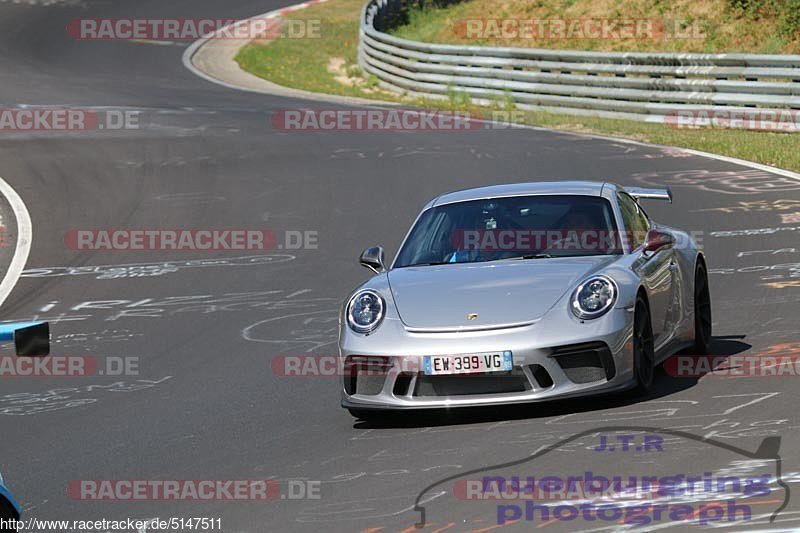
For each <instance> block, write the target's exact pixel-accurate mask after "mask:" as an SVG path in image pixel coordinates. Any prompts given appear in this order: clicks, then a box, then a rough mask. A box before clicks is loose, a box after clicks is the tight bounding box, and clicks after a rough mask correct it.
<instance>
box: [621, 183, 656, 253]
mask: <svg viewBox="0 0 800 533" xmlns="http://www.w3.org/2000/svg"><path fill="white" fill-rule="evenodd" d="M617 198H618V199H619V208H620V211H622V222H623V223H624V224H625V231H626V232H627V233H626V236H627V237H628V238H629V239H630V242H631V248H632V249H636V248H638V247H639V246H641V245H642V244H643V243H644V240H645V238H646V237H647V230H649V229H650V221H649V220H647V215H645V213H644V211H643V210H642V208H640V207H639V204H637V203H636V200H634V199H633V198H631V197H630V196H629V195H627V194H625V193H619V194H618V195H617Z"/></svg>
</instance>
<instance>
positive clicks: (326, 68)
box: [236, 0, 800, 171]
mask: <svg viewBox="0 0 800 533" xmlns="http://www.w3.org/2000/svg"><path fill="white" fill-rule="evenodd" d="M363 2H364V0H329V1H328V2H326V3H324V4H318V5H315V6H312V7H310V8H308V9H305V10H302V11H298V12H295V13H293V14H292V18H293V19H311V20H319V21H320V28H321V31H320V37H319V38H313V39H278V40H275V41H272V42H270V43H252V44H250V45H248V46H245V47H244V48H242V50H240V52H239V54H238V55H237V57H236V60H237V62H238V63H239V65H240V66H241V67H242V68H243V69H244V70H246V71H248V72H251V73H253V74H255V75H256V76H260V77H262V78H265V79H267V80H270V81H272V82H274V83H278V84H280V85H284V86H287V87H293V88H296V89H303V90H307V91H314V92H321V93H329V94H336V95H343V96H357V97H362V98H372V99H380V100H392V101H397V102H404V103H407V104H410V105H415V106H420V107H425V108H436V109H448V110H456V111H472V112H477V113H481V112H482V111H485V109H486V108H479V107H477V106H474V105H473V104H471V103H470V101H469V98H467V97H465V95H463V94H458V93H453V94H452V95H450V99H449V100H446V101H440V100H430V101H428V100H422V99H409V98H404V97H402V96H400V95H397V94H395V93H391V92H387V91H383V90H380V89H379V88H377V87H376V82H377V80H375V79H369V78H367V79H365V78H363V77H362V76H361V72H360V70H359V69H358V66H357V61H356V53H357V52H356V47H357V44H358V17H359V13H360V11H361V7H362V5H363ZM509 107H511V105H510V104H506V103H504V102H502V101H499V102H498V103H497V106H496V108H506V109H507V108H509ZM514 116H515V117H517V116H520V117H521V122H524V123H526V124H531V125H535V126H543V127H547V128H552V129H557V130H567V131H576V132H581V133H597V134H602V135H611V136H617V137H625V138H629V139H635V140H639V141H644V142H650V143H655V144H664V145H670V146H680V147H683V148H691V149H695V150H702V151H705V152H713V153H716V154H721V155H726V156H730V157H738V158H741V159H746V160H749V161H755V162H757V163H763V164H767V165H773V166H777V167H780V168H786V169H791V170H796V171H800V134H791V133H790V134H783V133H770V132H754V131H743V130H728V129H699V130H688V129H674V128H669V127H665V126H662V125H658V124H646V123H641V122H635V121H629V120H614V119H602V118H593V117H577V116H569V115H561V114H553V113H544V112H524V113H521V112H515V115H514Z"/></svg>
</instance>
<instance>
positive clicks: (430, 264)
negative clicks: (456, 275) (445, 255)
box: [405, 261, 458, 267]
mask: <svg viewBox="0 0 800 533" xmlns="http://www.w3.org/2000/svg"><path fill="white" fill-rule="evenodd" d="M456 264H458V263H451V262H450V261H431V262H430V263H414V264H411V265H405V266H407V267H418V266H437V265H456Z"/></svg>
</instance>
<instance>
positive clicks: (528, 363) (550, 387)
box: [340, 308, 634, 409]
mask: <svg viewBox="0 0 800 533" xmlns="http://www.w3.org/2000/svg"><path fill="white" fill-rule="evenodd" d="M393 322H394V323H392V324H388V325H387V324H383V325H382V326H381V327H382V328H384V327H385V328H387V330H389V331H393V342H392V343H391V344H392V345H393V347H394V348H393V349H392V350H386V349H376V347H378V346H381V347H382V346H383V343H382V342H380V340H379V339H377V338H372V337H369V336H367V337H364V336H356V335H347V334H343V335H342V337H341V341H340V356H341V357H342V363H343V365H344V367H345V368H346V369H348V368H352V367H351V366H350V365H348V364H347V363H348V362H350V361H353V360H354V359H353V357H355V358H356V360H360V361H364V360H365V359H364V358H365V357H366V360H367V361H370V360H371V361H373V362H376V361H377V362H378V363H379V365H378V366H380V367H381V368H380V369H378V368H377V367H370V366H369V365H367V364H363V363H362V364H360V365H358V367H359V370H357V371H356V372H355V374H356V375H355V377H354V375H350V374H349V373H348V372H346V373H345V374H346V375H345V377H344V382H343V389H342V406H343V407H346V408H354V409H436V408H450V407H467V406H491V405H506V404H518V403H528V402H537V401H545V400H552V399H561V398H571V397H577V396H588V395H592V394H600V393H607V392H613V391H617V390H623V389H625V388H628V387H629V386H631V385H632V384H633V382H634V378H633V362H632V361H633V351H632V340H631V329H632V325H633V324H632V323H633V313H632V312H631V311H630V310H626V309H621V308H620V309H613V310H612V311H611V312H609V313H608V314H607V315H605V316H603V317H601V318H599V319H596V320H594V321H585V322H580V321H577V322H576V323H575V324H573V325H570V327H567V328H565V327H563V323H561V324H560V325H562V327H558V328H556V327H553V324H548V322H549V320H547V319H544V320H540V321H538V322H536V323H533V324H529V325H526V326H521V327H514V328H507V329H496V330H482V331H470V332H448V333H413V332H409V331H406V330H405V329H404V328H403V329H402V333H401V334H398V331H397V330H398V328H402V324H401V323H400V321H399V320H397V321H393ZM375 337H377V336H375ZM505 350H510V351H511V352H512V354H513V370H512V371H511V372H493V373H485V374H478V375H476V374H462V375H453V376H426V375H425V374H424V373H423V372H422V370H421V369H422V368H423V364H422V358H423V357H424V356H425V355H447V354H468V353H483V352H498V351H505ZM397 354H404V355H397ZM362 378H363V380H362Z"/></svg>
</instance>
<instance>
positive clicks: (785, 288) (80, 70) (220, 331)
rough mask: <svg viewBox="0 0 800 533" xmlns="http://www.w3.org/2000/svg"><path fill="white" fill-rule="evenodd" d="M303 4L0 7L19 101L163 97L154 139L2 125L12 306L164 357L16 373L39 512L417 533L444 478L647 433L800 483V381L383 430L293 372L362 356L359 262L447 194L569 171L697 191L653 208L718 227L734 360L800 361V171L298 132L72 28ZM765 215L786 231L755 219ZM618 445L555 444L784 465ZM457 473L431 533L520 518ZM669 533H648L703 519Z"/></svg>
mask: <svg viewBox="0 0 800 533" xmlns="http://www.w3.org/2000/svg"><path fill="white" fill-rule="evenodd" d="M287 3H288V2H283V3H282V2H274V1H272V0H265V1H261V2H254V1H240V0H228V1H226V2H220V1H216V2H215V1H212V0H193V1H189V0H179V1H170V2H164V1H160V2H159V1H153V0H139V1H137V2H117V1H112V0H101V1H95V0H92V1H86V2H84V1H77V2H59V1H56V2H55V3H50V4H49V5H43V2H35V1H32V2H25V3H20V4H16V3H11V2H5V1H0V76H1V78H0V80H2V81H0V107H4V108H15V107H19V106H23V105H48V106H50V105H63V106H69V107H76V108H91V109H97V110H98V111H102V110H103V109H105V108H107V107H111V108H114V109H123V110H129V111H136V112H139V114H138V117H139V127H138V129H131V130H120V131H112V130H95V131H87V132H60V133H58V132H0V176H2V177H3V178H4V179H5V180H6V181H7V182H9V183H10V184H11V185H12V186H13V187H14V188H15V190H16V191H17V192H18V193H19V194H20V196H21V197H22V198H23V200H24V201H25V203H26V205H27V208H28V210H29V212H30V215H31V218H32V221H33V232H34V240H33V245H32V248H31V253H30V257H29V260H28V263H27V267H26V272H25V273H24V274H23V276H22V277H21V279H20V280H19V282H18V284H17V285H16V287H15V289H14V290H13V292H12V293H11V295H10V297H9V298H8V299H7V301H6V302H5V305H4V308H3V320H12V319H28V318H31V317H37V318H45V319H48V320H50V321H51V328H52V332H53V342H54V345H53V350H52V352H53V354H79V355H92V356H95V357H97V358H98V359H106V358H108V357H113V358H126V357H135V358H138V372H139V374H138V375H124V376H111V375H102V376H101V375H95V376H91V377H81V378H65V377H53V378H46V377H31V378H21V377H20V378H13V379H11V378H6V379H2V380H0V386H2V389H1V390H0V472H2V473H3V475H4V476H5V477H6V480H7V482H8V483H9V486H10V487H11V488H12V489H13V492H14V494H15V495H16V497H17V498H18V499H19V500H20V501H21V502H22V504H23V507H24V509H25V513H26V515H27V516H35V517H37V518H42V519H44V518H48V519H49V518H53V519H58V518H60V519H75V520H77V519H89V518H92V519H94V518H97V519H99V518H108V519H122V518H128V517H132V518H142V519H144V518H151V517H161V518H166V517H173V516H178V517H180V516H182V517H189V516H192V517H214V518H221V523H222V530H223V531H231V532H261V531H288V530H298V531H317V530H319V531H362V530H367V529H368V528H382V527H383V528H385V529H383V530H381V529H370V531H399V530H402V529H404V528H408V527H413V525H414V524H415V522H417V521H418V520H419V518H420V515H419V513H418V512H415V511H414V510H413V506H414V503H415V501H416V499H417V496H418V495H419V494H420V493H421V492H422V491H424V490H425V489H426V488H427V487H428V486H430V485H432V484H435V483H436V482H437V481H439V480H442V479H445V478H448V477H450V476H457V475H459V474H461V473H464V472H466V471H467V470H469V469H475V468H482V467H485V468H493V465H498V464H502V463H505V462H507V461H513V460H516V459H520V458H525V457H526V456H529V455H531V454H532V453H534V452H535V451H536V450H538V449H539V448H540V447H541V446H542V445H550V444H554V443H557V442H559V440H561V439H564V438H568V437H570V436H572V435H575V434H579V433H581V432H587V431H588V430H595V429H596V430H597V431H598V432H602V431H604V430H603V429H602V428H603V427H605V426H625V425H635V426H649V427H653V428H666V429H671V430H680V431H686V432H689V433H691V434H693V435H697V436H700V437H711V438H714V439H716V440H718V441H719V442H723V443H726V444H728V445H730V446H734V447H738V448H741V449H744V450H750V451H754V450H756V448H758V447H759V445H760V443H761V442H762V440H763V439H764V438H765V437H772V436H779V437H781V442H780V456H781V457H782V459H783V463H782V473H783V478H784V480H785V481H786V482H787V483H788V486H790V487H792V488H793V489H794V488H796V487H795V485H793V484H792V483H793V479H795V480H796V479H798V476H799V475H800V474H796V472H800V460H798V452H800V444H798V436H800V415H798V409H797V397H798V393H797V390H798V388H797V381H796V379H797V378H796V377H787V376H782V377H778V376H776V377H752V378H741V379H725V378H713V377H707V378H704V379H700V380H696V379H694V380H693V379H675V378H672V377H670V376H667V375H665V374H664V373H663V372H660V373H659V375H658V384H657V388H656V392H655V393H654V394H652V395H651V396H650V397H649V398H647V399H646V400H643V401H635V400H631V399H629V398H627V397H610V398H601V399H592V400H584V401H577V400H576V401H570V402H558V403H550V404H534V405H529V406H525V407H515V408H502V409H501V408H498V409H481V410H475V411H469V412H454V413H438V414H436V415H434V416H425V417H421V416H415V415H413V414H409V415H405V416H399V417H391V418H387V419H386V421H385V423H381V424H372V423H367V422H363V421H359V422H356V421H354V419H353V418H352V417H351V416H350V415H349V414H348V413H347V411H345V410H343V409H341V408H340V406H339V400H340V397H339V390H340V382H339V380H338V379H337V378H331V377H315V378H309V377H293V378H288V377H281V376H277V375H275V373H274V372H273V370H272V367H271V360H272V359H273V358H275V357H279V356H281V355H289V354H305V353H313V354H334V353H335V351H336V335H337V308H338V305H339V303H340V301H341V300H342V298H344V296H345V295H346V294H347V293H348V292H349V291H350V290H351V289H352V288H353V287H355V286H356V285H358V284H359V283H361V282H362V281H363V280H364V279H366V278H367V276H368V272H367V270H365V269H363V268H361V267H360V266H359V265H358V263H357V258H358V255H359V253H360V252H361V251H362V250H363V249H364V248H365V247H366V246H369V245H374V244H382V245H384V246H385V247H386V250H387V256H389V257H393V255H394V253H395V251H396V249H397V247H398V245H399V244H400V241H401V239H402V237H403V235H404V234H405V232H406V230H407V229H408V226H409V225H410V224H411V222H412V220H413V217H414V216H415V215H416V213H417V212H418V210H419V209H420V208H421V207H422V206H423V205H424V204H425V203H426V202H427V201H428V200H429V199H431V198H432V197H434V196H436V195H438V194H440V193H442V192H446V191H450V190H455V189H460V188H467V187H472V186H478V185H486V184H492V183H498V182H507V181H536V180H545V179H553V178H555V179H591V180H613V181H617V182H619V183H621V184H623V185H640V186H647V185H651V186H662V185H666V186H669V187H671V188H672V190H673V192H674V194H675V202H674V204H673V205H671V206H670V205H666V204H661V203H658V202H651V203H648V204H647V206H648V210H649V213H650V215H651V216H653V218H655V219H656V220H658V221H661V222H663V223H665V224H668V225H673V226H677V227H681V228H684V229H686V230H690V231H694V232H698V235H701V239H702V244H703V246H704V248H705V250H706V253H707V255H708V258H709V268H710V269H711V272H712V273H711V276H710V277H711V289H712V291H711V294H712V300H713V309H714V335H715V341H714V350H715V353H717V354H720V355H733V354H763V353H771V354H782V355H793V356H797V355H800V337H799V336H798V328H797V316H798V311H800V245H799V243H800V239H799V238H798V236H799V235H800V220H797V218H798V215H795V216H794V217H795V219H794V221H793V222H791V220H792V218H791V217H790V216H787V215H790V214H791V213H795V212H797V211H800V207H796V208H793V209H786V206H787V205H790V204H789V203H787V202H783V203H781V202H777V201H779V200H784V201H786V200H793V201H794V203H795V205H797V202H798V199H800V181H797V180H794V179H792V178H789V177H783V176H780V175H777V174H771V173H768V172H764V171H761V170H754V169H752V168H746V167H743V166H739V165H737V164H733V163H728V162H723V161H718V160H713V159H710V158H706V157H700V156H693V155H687V154H686V153H684V152H681V151H677V150H672V149H666V148H660V147H647V146H642V145H637V144H629V143H623V142H616V141H613V140H606V139H597V138H590V137H584V136H578V135H572V134H564V133H556V132H548V131H540V130H533V129H510V128H504V129H489V128H485V129H479V130H474V131H462V132H452V131H441V132H435V131H434V132H415V133H404V132H391V131H385V132H303V133H300V132H282V131H278V130H277V129H275V128H274V127H273V126H272V124H271V121H270V117H271V114H272V113H274V112H275V111H277V110H281V109H293V108H298V107H320V105H319V104H314V103H308V102H304V101H301V100H293V99H288V98H281V97H270V96H265V95H258V94H251V93H245V92H237V91H233V90H229V89H226V88H224V87H220V86H217V85H214V84H212V83H209V82H207V81H204V80H202V79H200V78H198V77H196V76H195V75H193V74H192V73H191V72H189V71H188V70H186V69H185V68H184V67H183V65H182V64H181V54H182V53H183V51H184V49H185V47H186V46H188V44H189V43H186V42H182V43H177V44H175V45H169V46H168V45H156V44H148V43H137V42H114V41H76V40H73V39H71V38H70V37H69V36H68V35H67V34H66V32H65V26H66V23H67V21H69V20H70V19H73V18H78V17H96V18H100V17H103V18H115V17H150V18H164V17H166V18H169V17H231V18H243V17H247V16H252V15H254V14H257V13H263V12H265V11H268V10H270V9H273V8H277V7H280V6H281V5H284V4H287ZM325 107H330V105H326V106H325ZM776 202H777V203H776ZM743 203H746V204H743ZM730 208H736V209H730ZM75 228H268V229H271V230H274V231H275V232H276V233H278V234H281V235H282V234H283V232H284V231H287V230H291V231H311V232H317V236H318V247H317V248H316V249H301V250H274V251H270V252H258V253H249V252H245V253H241V252H233V253H232V252H225V251H217V252H206V253H200V252H196V253H186V252H175V251H171V252H170V251H142V252H119V251H116V252H79V251H74V250H71V249H70V248H69V247H67V246H66V245H65V240H64V236H65V234H66V233H67V232H68V231H69V230H71V229H75ZM763 228H780V230H777V229H776V230H775V231H771V232H760V233H759V234H751V235H748V234H747V232H743V231H740V230H756V229H763ZM751 233H755V232H751ZM747 252H757V253H747ZM197 259H203V260H204V261H196V260H197ZM114 267H116V268H114ZM596 442H597V441H596V438H595V439H594V440H593V438H592V437H591V436H584V437H581V438H580V439H579V440H577V441H572V442H571V443H569V444H568V445H567V444H565V445H564V446H563V447H559V448H558V449H556V450H554V451H552V452H551V453H549V454H548V455H547V457H546V458H543V459H541V461H544V462H545V464H546V466H547V468H548V469H550V470H551V471H552V472H561V473H562V475H566V473H567V472H568V471H569V472H573V471H579V472H583V471H585V470H592V469H593V468H594V469H600V468H601V467H602V466H604V465H605V466H608V465H616V466H617V468H618V469H621V468H624V467H625V466H626V465H632V464H641V463H648V464H651V465H652V466H654V467H658V468H659V469H661V470H662V471H668V470H670V469H671V471H672V473H674V474H677V473H679V472H682V473H689V472H692V473H701V474H702V473H703V472H706V471H709V470H711V469H714V470H715V471H716V470H718V469H720V468H726V467H727V468H734V467H735V468H739V469H740V472H747V471H748V468H750V469H752V468H757V466H758V465H756V464H755V462H754V460H752V459H750V460H746V459H745V458H743V457H742V456H741V454H740V455H739V456H738V457H737V456H736V454H735V453H732V452H731V451H730V450H723V451H719V450H717V449H715V448H714V447H713V446H710V445H709V444H707V443H702V442H697V441H694V440H691V439H689V438H684V437H675V440H674V441H670V442H671V445H670V446H666V447H665V449H664V451H663V452H659V453H651V454H649V455H648V454H641V453H640V454H638V455H635V454H633V455H631V454H629V455H628V456H619V457H618V458H617V459H609V458H608V457H606V456H604V457H603V458H602V459H600V458H599V457H598V453H599V452H595V451H592V447H593V446H595V445H596ZM726 454H728V455H726ZM731 454H732V455H731ZM532 468H533V467H531V468H530V469H529V470H528V472H529V471H532ZM82 479H94V480H100V479H106V480H114V479H140V480H163V479H178V480H186V479H195V480H198V479H214V480H219V479H228V480H252V479H275V480H277V481H279V482H280V483H281V484H286V483H288V482H289V480H306V481H311V482H319V483H318V487H319V498H318V499H310V498H303V499H297V500H295V499H292V498H289V497H287V498H286V499H276V500H274V501H270V502H263V501H258V502H237V501H211V502H191V501H111V502H109V501H84V500H79V499H74V498H71V497H69V496H68V492H67V487H68V485H69V483H70V481H74V480H82ZM452 483H453V481H447V482H445V484H444V485H442V486H440V487H439V489H441V490H442V491H443V492H441V491H439V490H438V489H436V488H434V489H432V490H431V491H428V492H427V493H426V494H424V495H423V496H422V500H423V501H425V502H428V503H427V504H426V505H427V512H426V520H427V524H426V526H427V528H426V531H433V530H435V529H437V528H447V529H449V530H451V531H465V530H472V529H478V530H480V529H482V528H487V527H492V526H496V525H497V521H496V517H495V516H494V514H492V513H493V512H495V511H496V506H495V507H494V511H491V510H490V511H489V512H488V513H487V512H484V511H485V509H484V507H481V506H470V505H467V504H468V503H470V502H464V501H459V500H453V499H452V497H451V496H449V494H448V493H449V485H452ZM315 486H317V485H316V484H315ZM442 487H445V488H444V489H442ZM282 489H283V485H282ZM783 496H784V495H783V493H781V494H780V495H778V494H777V492H775V493H774V494H772V497H771V498H769V499H768V502H767V503H765V504H763V505H761V506H760V507H754V508H753V518H752V520H750V521H748V522H744V523H742V524H738V525H736V524H727V525H726V526H725V530H738V529H742V530H756V529H758V530H760V531H768V530H775V531H777V530H788V529H792V528H794V527H800V514H798V511H797V509H800V503H795V502H794V501H793V500H792V499H791V498H790V499H789V502H788V507H786V508H785V509H783V510H782V511H781V513H780V515H779V516H778V517H777V518H776V521H775V522H774V523H772V524H770V523H768V522H767V518H769V516H770V514H771V513H772V511H774V510H775V509H776V508H778V507H779V506H780V502H781V500H782V498H783ZM770 502H771V503H770ZM506 525H507V526H508V527H507V528H508V529H515V530H530V529H531V528H533V527H536V526H540V527H541V529H542V530H543V531H551V530H553V531H556V530H558V531H561V530H565V531H566V530H569V531H577V530H586V531H600V530H613V529H615V528H618V527H622V526H621V525H620V524H619V523H618V522H587V521H582V520H578V521H573V522H571V523H567V524H564V523H558V522H548V523H546V524H544V523H537V524H535V525H532V524H530V523H526V522H525V521H524V520H523V521H522V522H518V523H516V524H506ZM712 525H713V524H709V525H706V526H694V527H692V528H691V529H703V528H704V527H706V528H711V527H712ZM542 526H543V527H542ZM649 527H650V528H651V529H646V528H640V530H655V529H662V528H663V529H671V530H682V529H686V528H687V527H688V526H678V525H675V524H671V523H669V522H666V523H665V522H664V521H662V522H660V523H659V524H658V525H655V524H651V525H650V526H649ZM484 530H485V529H484Z"/></svg>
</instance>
